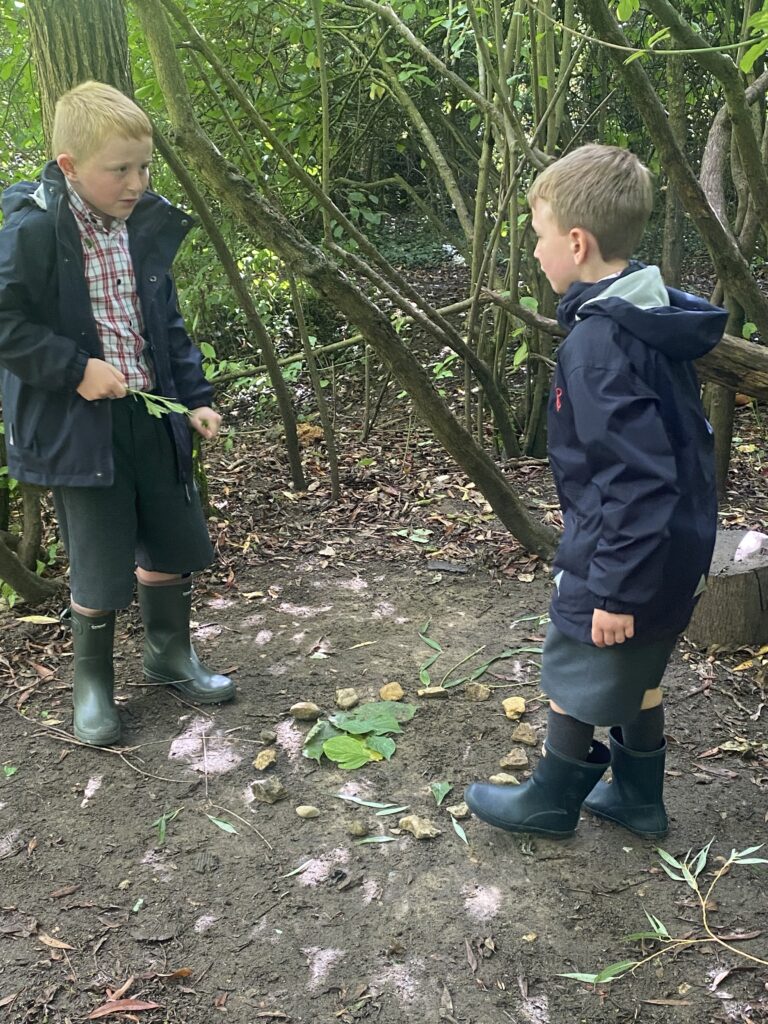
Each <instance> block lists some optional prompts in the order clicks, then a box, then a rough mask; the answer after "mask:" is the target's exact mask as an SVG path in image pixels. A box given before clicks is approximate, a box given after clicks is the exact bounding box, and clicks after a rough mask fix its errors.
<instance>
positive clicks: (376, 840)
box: [355, 836, 397, 846]
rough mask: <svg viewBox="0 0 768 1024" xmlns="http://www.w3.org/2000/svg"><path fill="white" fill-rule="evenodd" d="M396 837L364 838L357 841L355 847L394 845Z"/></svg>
mask: <svg viewBox="0 0 768 1024" xmlns="http://www.w3.org/2000/svg"><path fill="white" fill-rule="evenodd" d="M396 842H397V838H396V836H366V837H365V839H357V840H356V841H355V846H365V845H366V844H368V843H396Z"/></svg>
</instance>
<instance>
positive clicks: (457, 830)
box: [451, 815, 469, 846]
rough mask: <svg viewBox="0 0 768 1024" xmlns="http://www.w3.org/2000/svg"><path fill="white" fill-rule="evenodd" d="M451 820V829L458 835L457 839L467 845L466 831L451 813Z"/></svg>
mask: <svg viewBox="0 0 768 1024" xmlns="http://www.w3.org/2000/svg"><path fill="white" fill-rule="evenodd" d="M451 822H452V824H453V831H454V832H455V833H456V835H457V836H458V837H459V839H461V841H462V842H463V843H466V844H467V846H469V840H468V839H467V833H466V832H465V831H464V829H463V828H462V827H461V825H460V824H459V823H458V821H456V819H455V818H454V817H453V815H451Z"/></svg>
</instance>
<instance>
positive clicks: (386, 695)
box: [379, 683, 405, 700]
mask: <svg viewBox="0 0 768 1024" xmlns="http://www.w3.org/2000/svg"><path fill="white" fill-rule="evenodd" d="M379 696H380V697H381V699H382V700H402V699H403V697H404V696H405V690H404V689H403V688H402V686H401V685H400V683H386V684H385V685H384V686H382V688H381V689H380V690H379Z"/></svg>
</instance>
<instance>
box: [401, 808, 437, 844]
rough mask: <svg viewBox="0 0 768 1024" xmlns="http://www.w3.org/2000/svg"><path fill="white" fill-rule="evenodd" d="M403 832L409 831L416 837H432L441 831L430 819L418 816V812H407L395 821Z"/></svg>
mask: <svg viewBox="0 0 768 1024" xmlns="http://www.w3.org/2000/svg"><path fill="white" fill-rule="evenodd" d="M397 824H398V825H399V827H400V828H401V829H402V830H403V831H404V832H410V833H411V835H412V836H414V837H415V838H416V839H434V838H435V836H439V835H440V834H441V831H440V829H439V828H437V827H436V826H435V825H433V824H432V822H431V821H428V820H427V819H426V818H420V817H419V816H418V814H407V815H406V816H405V817H404V818H401V819H400V821H398V823H397Z"/></svg>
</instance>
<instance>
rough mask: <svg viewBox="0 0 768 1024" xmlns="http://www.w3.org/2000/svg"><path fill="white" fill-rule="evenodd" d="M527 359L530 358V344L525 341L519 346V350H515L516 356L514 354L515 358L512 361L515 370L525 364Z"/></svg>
mask: <svg viewBox="0 0 768 1024" xmlns="http://www.w3.org/2000/svg"><path fill="white" fill-rule="evenodd" d="M527 358H528V342H527V341H524V342H523V343H522V345H518V347H517V349H516V350H515V354H514V357H513V359H512V366H513V368H514V369H517V367H518V366H520V364H521V363H524V362H525V360H526V359H527Z"/></svg>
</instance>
